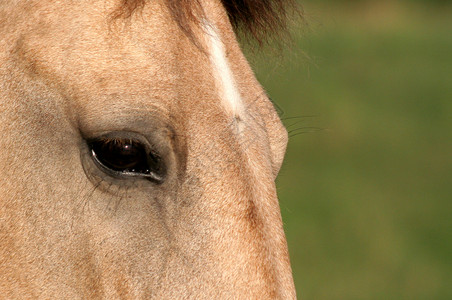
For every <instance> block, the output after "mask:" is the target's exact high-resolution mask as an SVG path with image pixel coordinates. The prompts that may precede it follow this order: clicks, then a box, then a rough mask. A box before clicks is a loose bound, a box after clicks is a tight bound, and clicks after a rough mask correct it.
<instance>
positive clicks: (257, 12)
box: [114, 0, 297, 43]
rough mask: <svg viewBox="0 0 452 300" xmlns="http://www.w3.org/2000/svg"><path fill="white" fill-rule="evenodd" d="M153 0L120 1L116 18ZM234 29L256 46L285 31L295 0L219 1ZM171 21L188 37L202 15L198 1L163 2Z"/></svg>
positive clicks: (295, 6)
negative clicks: (252, 41)
mask: <svg viewBox="0 0 452 300" xmlns="http://www.w3.org/2000/svg"><path fill="white" fill-rule="evenodd" d="M147 1H152V0H121V5H120V7H119V8H118V10H117V11H116V12H115V13H114V17H115V18H119V17H123V18H129V17H130V16H131V15H132V14H133V13H134V12H135V11H136V10H138V9H140V8H143V7H144V5H146V2H147ZM221 2H222V4H223V6H224V8H225V9H226V11H227V14H228V16H229V20H230V22H231V24H232V25H233V27H234V29H235V30H236V32H237V31H240V32H242V33H244V34H245V35H251V36H252V37H254V38H255V39H256V40H257V41H258V42H259V43H262V41H263V40H265V38H267V37H268V36H270V35H273V34H278V33H281V32H286V30H287V21H288V16H289V15H291V14H292V12H297V5H296V2H295V0H221ZM166 5H167V7H168V8H169V10H170V12H171V15H172V16H173V18H174V20H175V21H176V22H177V23H178V25H179V26H180V28H181V29H182V30H183V31H184V32H185V33H186V34H188V35H189V36H191V32H192V31H191V29H190V28H191V25H192V24H193V23H196V22H198V20H199V16H202V10H201V9H200V4H199V0H166Z"/></svg>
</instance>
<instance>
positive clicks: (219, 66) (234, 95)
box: [205, 23, 243, 120]
mask: <svg viewBox="0 0 452 300" xmlns="http://www.w3.org/2000/svg"><path fill="white" fill-rule="evenodd" d="M205 29H206V33H207V39H208V42H209V50H210V53H209V54H210V61H211V63H212V66H213V73H214V76H215V82H216V86H217V88H218V90H219V92H220V95H221V99H222V101H223V105H224V106H225V108H226V109H227V110H228V111H230V112H231V113H232V115H233V116H234V117H235V118H236V119H237V120H240V119H241V118H240V116H241V115H242V110H243V108H242V99H241V97H240V92H239V90H238V89H237V85H236V83H235V80H234V75H233V74H232V71H231V68H230V67H229V63H228V61H227V59H226V52H225V49H224V45H223V42H222V40H221V38H220V36H219V35H218V32H217V30H216V27H215V26H214V25H212V24H209V23H207V24H206V26H205Z"/></svg>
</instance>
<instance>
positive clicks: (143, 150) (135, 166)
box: [88, 138, 165, 182]
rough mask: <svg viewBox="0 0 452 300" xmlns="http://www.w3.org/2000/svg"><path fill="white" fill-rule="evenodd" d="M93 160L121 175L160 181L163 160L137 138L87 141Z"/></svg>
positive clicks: (162, 173) (161, 178) (162, 172)
mask: <svg viewBox="0 0 452 300" xmlns="http://www.w3.org/2000/svg"><path fill="white" fill-rule="evenodd" d="M88 145H89V147H90V149H91V154H92V156H93V158H94V160H95V161H96V162H97V163H98V164H100V165H101V167H102V168H105V169H107V170H108V171H109V172H113V173H114V174H115V175H121V176H141V177H146V178H148V179H151V180H153V181H156V182H161V181H162V180H163V176H164V172H165V170H164V168H163V162H162V160H161V158H160V157H159V156H158V155H157V154H155V153H153V152H152V151H151V150H150V149H148V147H146V146H145V145H144V144H143V143H141V142H140V141H138V140H134V139H128V138H100V139H95V140H91V141H90V142H88Z"/></svg>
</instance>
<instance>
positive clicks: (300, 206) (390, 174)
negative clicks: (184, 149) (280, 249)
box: [248, 0, 452, 299]
mask: <svg viewBox="0 0 452 300" xmlns="http://www.w3.org/2000/svg"><path fill="white" fill-rule="evenodd" d="M302 5H303V8H304V14H305V19H306V23H307V24H303V25H302V26H300V25H298V26H294V28H293V31H294V45H293V47H292V49H290V50H283V51H282V52H280V51H274V50H271V49H270V50H268V51H267V52H265V53H263V54H259V55H257V54H256V53H251V54H249V55H248V57H249V58H250V61H251V63H252V65H253V67H254V69H255V70H256V72H257V77H258V78H259V80H260V82H261V83H262V84H263V86H264V87H265V89H266V90H267V91H268V93H269V95H270V96H271V98H272V99H273V101H274V102H275V104H276V105H277V106H278V107H279V108H280V114H281V118H282V119H283V121H284V123H285V125H286V127H287V128H288V130H289V132H290V136H291V138H290V143H289V147H288V151H287V155H286V160H285V163H284V166H283V168H282V170H281V173H280V175H279V177H278V181H277V184H278V192H279V197H280V205H281V212H282V215H283V220H284V226H285V230H286V233H287V239H288V243H289V251H290V255H291V261H292V268H293V273H294V279H295V284H296V287H297V293H298V296H299V298H302V299H452V5H451V1H445V0H442V1H440V0H436V1H434V0H428V1H427V0H426V1H422V0H412V1H365V0H361V1H357V0H355V1H352V0H348V1H339V0H335V1H327V0H323V1H320V0H311V1H306V0H305V1H303V2H302ZM267 49H268V48H267Z"/></svg>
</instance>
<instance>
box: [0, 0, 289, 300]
mask: <svg viewBox="0 0 452 300" xmlns="http://www.w3.org/2000/svg"><path fill="white" fill-rule="evenodd" d="M287 3H289V1H285V0H275V1H269V0H263V1H252V0H89V1H88V0H77V1H59V0H39V1H38V0H28V1H24V0H5V1H1V2H0V124H1V125H0V136H1V138H0V167H1V172H0V295H1V297H2V298H7V299H17V298H20V299H25V298H27V299H28V298H39V299H40V298H44V299H65V298H68V299H97V298H107V299H116V298H155V299H294V298H295V297H296V293H295V288H294V283H293V278H292V271H291V267H290V261H289V255H288V250H287V243H286V238H285V234H284V230H283V225H282V220H281V214H280V209H279V204H278V198H277V193H276V188H275V178H276V176H277V174H278V172H279V169H280V167H281V164H282V162H283V157H284V153H285V149H286V145H287V131H286V129H285V128H284V126H283V125H282V122H281V120H280V118H279V117H278V114H277V112H276V111H275V109H274V106H273V105H272V103H271V101H270V100H269V98H268V97H267V95H266V93H265V91H264V90H263V88H262V87H261V86H260V84H259V83H258V81H257V80H256V78H255V76H254V74H253V72H252V70H251V68H250V65H249V63H248V62H247V60H246V59H245V57H244V55H243V54H242V51H241V48H240V45H239V42H238V38H237V34H238V32H242V34H243V36H244V37H245V38H247V37H249V38H250V39H253V38H254V37H256V38H257V39H261V38H262V37H263V36H264V35H265V33H266V32H268V31H275V30H276V31H277V30H280V29H278V28H281V26H280V25H282V24H286V21H285V20H286V19H287V18H286V15H287V13H285V12H287V7H288V6H287V5H288V4H287Z"/></svg>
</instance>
